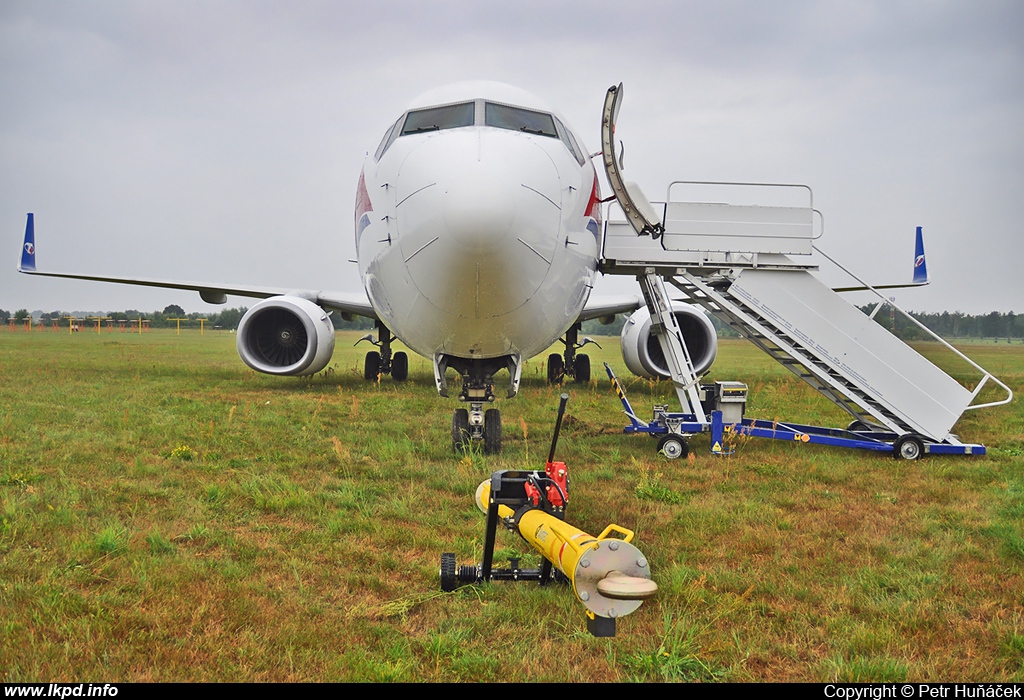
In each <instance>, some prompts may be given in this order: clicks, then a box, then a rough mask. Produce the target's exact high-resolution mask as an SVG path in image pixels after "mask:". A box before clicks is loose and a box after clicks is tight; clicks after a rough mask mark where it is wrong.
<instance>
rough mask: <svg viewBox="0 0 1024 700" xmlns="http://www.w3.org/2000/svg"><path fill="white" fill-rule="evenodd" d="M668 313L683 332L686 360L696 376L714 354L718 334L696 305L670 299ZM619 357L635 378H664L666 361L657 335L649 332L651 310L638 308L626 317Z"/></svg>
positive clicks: (708, 366) (667, 374) (705, 368)
mask: <svg viewBox="0 0 1024 700" xmlns="http://www.w3.org/2000/svg"><path fill="white" fill-rule="evenodd" d="M672 313H673V315H674V316H675V317H676V323H678V324H679V330H680V331H682V334H683V342H684V343H686V349H687V351H688V352H689V353H690V361H691V362H693V369H694V371H696V373H697V374H698V375H701V374H703V373H704V372H706V371H707V370H708V369H709V368H710V367H711V364H712V363H713V362H714V361H715V355H717V354H718V334H717V333H716V332H715V327H714V325H712V323H711V319H709V318H708V317H707V315H706V314H705V313H704V312H703V311H702V310H701V309H699V308H698V307H696V306H691V305H690V304H684V303H683V302H681V301H673V302H672ZM620 342H621V344H622V359H623V360H625V362H626V367H628V368H629V371H630V372H632V373H633V374H635V375H637V376H638V377H647V378H648V379H657V378H659V377H665V378H667V377H668V376H669V373H668V363H667V362H666V361H665V354H664V353H663V352H662V351H661V343H660V342H659V341H658V337H657V336H656V335H654V333H652V332H651V312H650V311H648V310H647V307H641V308H640V309H638V310H637V311H635V312H633V315H632V316H630V317H629V318H628V319H626V324H625V325H624V326H623V327H622V335H621V336H620Z"/></svg>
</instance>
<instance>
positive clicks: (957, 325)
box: [583, 304, 1024, 340]
mask: <svg viewBox="0 0 1024 700" xmlns="http://www.w3.org/2000/svg"><path fill="white" fill-rule="evenodd" d="M857 308H859V309H860V310H861V311H863V312H864V313H865V314H868V315H870V314H871V312H872V311H874V309H875V305H874V304H865V305H864V306H859V307H857ZM891 309H892V307H889V306H885V307H883V308H882V309H880V310H879V311H878V313H877V314H875V319H874V320H875V322H876V323H878V324H880V325H881V326H883V327H884V328H886V329H887V330H889V331H890V332H891V333H892V334H893V335H895V336H897V337H898V338H902V339H903V340H918V339H927V338H928V335H927V334H926V333H925V332H924V331H922V330H921V329H920V328H918V327H917V326H916V325H915V324H914V323H913V322H911V321H910V320H909V319H908V318H907V317H906V316H904V315H903V314H901V313H899V312H895V313H891ZM910 315H911V316H913V317H914V318H915V319H917V320H918V321H920V322H921V323H922V324H924V325H925V326H926V327H927V328H928V329H929V330H931V331H932V332H933V333H936V334H938V335H939V336H941V337H943V338H1006V339H1011V338H1024V314H1015V313H1014V312H1012V311H1009V312H1007V313H1000V312H998V311H992V312H989V313H987V314H979V315H977V316H974V315H971V314H965V313H963V312H961V311H953V312H950V311H943V312H941V313H924V312H917V311H911V312H910ZM626 318H628V316H627V315H619V316H616V317H615V322H614V323H611V324H610V325H607V326H606V325H603V324H601V322H600V321H597V320H593V321H586V322H585V323H584V324H583V335H612V336H614V335H619V334H620V333H621V332H622V326H623V325H624V324H625V322H626ZM710 318H711V322H712V323H713V324H714V326H715V330H717V331H718V337H719V338H738V337H739V334H738V333H737V332H736V331H734V330H733V329H732V328H730V327H729V326H728V325H726V324H725V323H723V322H722V321H720V320H719V319H718V318H717V317H715V316H711V317H710Z"/></svg>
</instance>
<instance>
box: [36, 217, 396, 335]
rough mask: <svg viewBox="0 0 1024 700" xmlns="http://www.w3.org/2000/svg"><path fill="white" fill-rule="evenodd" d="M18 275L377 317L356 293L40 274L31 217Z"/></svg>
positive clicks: (217, 301)
mask: <svg viewBox="0 0 1024 700" xmlns="http://www.w3.org/2000/svg"><path fill="white" fill-rule="evenodd" d="M18 272H21V273H24V274H26V275H39V276H41V277H62V278H64V279H74V280H89V281H91V282H113V283H115V284H133V285H137V286H141V287H160V288H162V289H184V290H187V291H191V292H198V293H199V296H200V297H202V299H203V301H205V302H207V303H208V304H223V303H225V302H226V301H227V297H228V295H229V294H230V295H233V296H240V297H252V298H254V299H267V298H269V297H276V296H280V295H282V294H290V295H292V296H298V297H302V298H304V299H308V300H309V301H313V302H316V303H317V304H319V305H320V306H325V307H328V308H330V309H336V310H338V311H341V312H343V313H346V314H352V315H355V316H367V317H369V318H376V317H377V314H376V313H375V312H374V310H373V307H372V306H370V302H369V300H368V299H367V298H366V295H365V294H360V293H351V292H322V291H316V290H308V289H285V288H283V287H238V286H234V285H224V284H204V283H199V282H178V281H174V280H158V279H144V278H141V277H107V276H101V275H83V274H78V273H68V272H42V271H40V270H37V269H36V251H35V226H34V222H33V216H32V214H29V215H28V223H27V224H26V225H25V242H24V244H23V245H22V250H21V262H20V264H19V265H18Z"/></svg>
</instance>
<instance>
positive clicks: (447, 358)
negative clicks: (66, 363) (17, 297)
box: [19, 82, 717, 453]
mask: <svg viewBox="0 0 1024 700" xmlns="http://www.w3.org/2000/svg"><path fill="white" fill-rule="evenodd" d="M600 204H601V194H600V187H599V185H598V179H597V174H596V172H595V169H594V166H593V164H592V163H591V160H590V156H589V155H588V154H587V152H586V151H585V150H584V147H583V145H582V144H581V142H580V140H579V138H578V137H577V136H576V134H575V132H574V131H573V130H572V128H571V127H570V126H569V125H568V124H567V123H566V121H565V120H564V119H563V118H562V117H561V116H559V115H558V113H557V112H555V111H553V110H552V109H551V108H549V107H548V106H547V105H546V104H544V103H543V102H542V101H541V100H540V99H538V98H537V97H535V96H534V95H531V94H530V93H528V92H525V91H523V90H520V89H517V88H514V87H512V86H509V85H504V84H501V83H494V82H467V83H459V84H455V85H451V86H447V87H443V88H440V89H438V90H435V91H432V92H429V93H426V94H424V95H422V96H420V97H419V98H417V99H416V100H415V101H414V102H413V103H412V104H411V105H410V106H409V108H408V109H407V110H406V111H405V112H404V113H403V114H402V115H401V116H400V117H399V118H398V119H397V120H396V121H395V122H394V123H393V124H391V126H389V127H388V128H387V130H386V132H385V134H384V137H383V138H382V139H381V141H380V145H379V146H378V147H377V148H376V150H375V151H373V152H372V154H369V155H368V156H367V159H366V162H365V164H364V166H363V169H362V173H361V174H360V176H359V182H358V185H357V187H356V204H355V238H356V250H357V262H358V266H359V273H360V276H361V278H362V282H363V288H364V289H365V292H366V295H365V297H363V296H362V295H353V294H344V293H335V292H329V291H320V290H289V289H279V288H272V287H237V286H229V285H218V284H199V283H183V282H176V281H168V280H154V279H137V278H127V277H99V276H95V275H84V274H68V273H57V272H42V271H39V270H37V269H36V261H35V255H36V251H35V234H34V223H33V217H32V214H29V215H28V223H27V227H26V233H25V244H24V248H23V251H22V258H21V265H20V266H19V270H20V271H21V272H24V273H29V274H35V275H47V276H51V277H66V278H73V279H85V280H97V281H104V282H117V283H124V284H136V285H145V286H153V287H165V288H173V289H187V290H194V291H197V292H199V294H200V296H201V297H202V299H203V300H204V301H206V302H208V303H224V302H226V301H227V296H228V295H240V296H247V297H255V298H260V299H262V301H260V302H259V303H257V304H255V305H254V306H253V307H252V308H251V309H249V311H248V313H246V314H245V316H244V317H243V318H242V320H241V323H240V324H239V327H238V334H237V346H238V353H239V355H240V356H241V358H242V360H243V361H244V362H245V363H246V364H247V365H248V366H249V367H251V368H253V369H254V370H257V371H259V372H265V373H268V374H278V375H290V376H294V375H306V374H313V373H315V372H319V371H321V370H323V369H324V368H325V367H326V366H327V364H328V362H329V361H330V358H331V354H332V352H333V350H334V328H333V325H332V323H331V321H330V319H329V318H328V312H329V311H338V312H340V313H341V314H342V316H343V317H344V318H346V319H351V317H353V316H356V315H358V316H366V317H369V318H372V319H375V321H376V327H377V335H376V338H374V337H373V336H372V335H371V336H368V337H367V339H368V340H370V342H372V343H373V344H374V345H376V346H377V348H378V349H377V350H373V351H371V352H368V353H367V355H366V360H365V376H366V379H368V380H376V379H377V378H378V376H379V375H381V374H385V375H387V374H390V375H391V377H392V378H393V379H394V380H396V381H402V380H405V379H406V377H407V376H408V369H409V361H408V356H407V355H406V353H404V352H401V351H399V352H393V351H392V344H393V342H394V341H395V340H399V341H401V342H402V343H403V344H404V345H405V346H406V347H408V348H409V349H411V350H413V351H414V352H416V353H418V354H420V355H423V356H424V357H427V358H429V359H431V360H432V362H433V367H434V379H435V383H436V385H437V390H438V392H439V393H440V394H441V396H447V395H448V385H447V381H446V378H445V373H446V370H448V369H451V370H454V371H456V372H458V373H459V375H460V376H461V378H462V383H461V386H462V389H461V392H460V394H459V399H460V400H461V401H463V402H464V403H466V404H468V409H466V408H460V409H458V410H456V411H455V412H454V415H453V417H452V437H453V444H454V445H455V446H456V448H458V447H460V446H463V445H465V444H466V443H467V441H468V440H473V439H478V440H483V444H484V449H485V451H486V452H488V453H494V452H497V451H498V450H500V448H501V414H500V412H499V411H498V410H497V409H493V408H492V409H488V410H485V409H484V407H485V406H486V405H489V404H491V403H492V402H493V401H494V399H495V392H494V388H495V384H496V380H495V375H497V374H498V373H499V372H501V371H502V370H506V371H507V372H508V375H509V378H508V386H507V391H506V395H507V396H508V397H509V398H511V397H513V396H515V394H516V393H517V391H518V387H519V381H520V375H521V371H522V363H523V360H524V359H527V358H530V357H533V356H535V355H537V354H539V353H541V352H543V351H544V350H545V349H546V348H548V347H550V346H551V345H552V344H553V343H555V342H557V341H558V340H561V341H562V342H563V343H564V345H565V350H564V352H563V353H562V354H560V355H559V354H552V355H550V356H549V357H548V363H547V374H548V379H549V381H551V382H558V381H561V380H562V377H563V376H567V377H570V378H572V379H574V380H575V381H577V382H586V381H589V379H590V362H589V358H588V357H587V356H586V355H585V354H582V353H577V352H576V351H577V349H578V348H580V347H582V346H583V345H585V344H586V343H587V342H588V341H587V340H586V339H584V340H583V341H582V342H581V341H580V338H579V331H580V324H581V323H582V322H583V321H584V320H587V319H592V318H601V319H604V320H607V321H609V322H610V320H611V319H612V318H613V317H614V315H615V314H617V313H623V312H630V311H636V310H637V309H638V308H639V311H636V314H635V315H634V317H632V318H631V319H630V322H629V323H627V324H626V329H625V330H624V332H623V348H624V355H625V359H626V361H627V365H628V366H629V368H630V369H631V370H632V371H634V372H636V373H639V374H644V375H647V376H654V375H661V376H668V373H667V369H665V362H664V357H662V356H661V349H660V346H659V344H658V342H657V340H656V338H655V337H653V336H652V334H651V329H650V316H649V314H647V311H646V309H645V308H640V307H642V300H641V299H640V298H639V297H628V298H620V299H617V300H610V301H608V302H605V303H599V302H597V301H596V300H591V299H590V290H591V288H592V286H593V282H594V278H595V275H596V273H597V265H598V252H599V238H600V227H601V209H600ZM675 311H676V313H677V315H678V316H679V317H680V323H681V325H682V326H683V331H684V334H687V335H689V336H694V337H693V343H692V344H690V347H691V348H698V347H700V348H702V349H703V350H702V352H700V353H699V356H698V357H694V358H693V360H694V364H695V365H696V366H697V369H698V370H699V371H704V370H706V369H707V367H709V366H710V365H711V363H712V362H713V360H714V357H715V352H716V349H717V341H716V337H715V332H714V328H713V327H712V325H711V323H710V321H708V319H707V318H706V317H705V316H704V314H703V312H701V311H700V310H699V309H697V308H695V307H690V306H687V305H685V304H681V303H680V304H679V307H678V309H675ZM691 352H692V350H691ZM659 357H660V359H659Z"/></svg>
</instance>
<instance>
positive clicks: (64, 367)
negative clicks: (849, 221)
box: [0, 331, 1024, 682]
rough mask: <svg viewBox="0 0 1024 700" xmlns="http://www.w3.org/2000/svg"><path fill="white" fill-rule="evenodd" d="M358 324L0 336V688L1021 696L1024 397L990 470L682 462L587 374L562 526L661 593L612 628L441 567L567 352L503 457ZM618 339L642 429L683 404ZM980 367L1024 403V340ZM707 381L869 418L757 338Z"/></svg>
mask: <svg viewBox="0 0 1024 700" xmlns="http://www.w3.org/2000/svg"><path fill="white" fill-rule="evenodd" d="M357 335H358V334H354V335H352V334H340V335H339V339H338V344H337V352H336V355H335V358H334V360H333V362H332V365H331V367H330V370H329V371H328V372H325V373H321V374H319V375H317V376H314V377H311V378H274V377H267V376H263V375H258V374H255V373H253V372H251V371H249V370H248V369H246V368H245V367H244V366H243V365H242V363H241V362H240V361H239V360H238V357H237V355H236V354H235V351H234V336H233V335H231V334H228V333H224V334H214V333H207V334H206V335H203V336H200V335H198V334H197V333H196V332H189V333H183V334H182V335H181V336H177V335H175V334H174V332H173V331H169V332H158V331H154V332H151V333H148V334H144V335H141V336H139V335H131V334H119V333H115V334H103V335H94V334H87V333H82V334H76V335H74V336H69V335H67V334H63V333H49V332H35V333H24V332H15V333H8V332H6V331H0V371H2V373H3V374H2V376H3V379H4V381H3V382H0V679H2V680H4V681H41V680H54V679H61V680H85V679H90V680H92V679H97V678H102V679H104V680H115V681H146V680H166V681H173V680H182V681H204V680H226V681H459V680H463V681H471V680H477V681H498V680H505V679H510V678H515V679H516V680H538V681H560V682H567V681H568V682H573V681H631V680H644V681H647V680H654V681H660V680H669V681H752V680H753V681H757V680H764V681H781V680H790V681H832V680H842V681H903V680H907V681H917V680H922V681H924V680H949V679H957V680H974V681H996V680H1004V681H1007V680H1014V681H1022V680H1024V641H1022V640H1024V593H1022V591H1024V585H1022V583H1024V582H1022V575H1021V574H1022V570H1024V525H1022V523H1024V517H1022V516H1024V410H1022V405H1024V404H1022V403H1021V402H1020V401H1019V400H1018V401H1016V402H1014V404H1012V405H1010V406H1007V407H1002V408H998V409H994V410H990V411H980V412H969V413H968V414H967V415H966V416H965V417H964V419H962V420H961V422H960V423H959V424H958V425H957V426H956V428H955V431H956V432H958V433H959V434H960V435H961V436H962V438H963V439H964V440H967V441H971V442H982V443H985V444H986V445H988V446H989V448H990V450H989V455H988V456H987V457H984V458H963V457H959V458H957V457H945V458H942V457H931V458H927V459H924V460H921V461H920V462H914V463H906V462H896V461H894V460H892V459H891V458H889V457H888V456H884V455H872V454H865V453H859V452H853V451H844V450H839V449H835V448H826V447H820V446H813V445H810V446H806V445H795V444H789V443H781V442H773V441H759V440H747V441H744V442H741V443H738V444H736V445H734V447H735V449H736V452H735V454H734V455H732V456H730V457H713V456H711V455H710V454H709V453H708V447H709V446H708V442H707V438H706V437H704V438H702V437H697V438H695V439H694V440H693V441H692V443H691V447H692V459H684V460H678V461H675V462H668V461H666V460H665V459H664V458H663V457H660V456H658V455H657V454H656V452H655V441H653V440H650V439H648V438H645V437H640V436H633V437H630V436H625V435H622V433H621V429H622V426H623V425H624V424H625V422H626V420H625V417H624V416H623V414H622V413H621V411H620V407H619V404H618V401H617V400H616V398H615V397H614V395H613V394H612V392H611V390H610V388H609V386H608V382H607V380H605V379H604V377H603V374H601V375H600V378H599V380H597V381H593V382H591V383H590V384H588V385H584V386H576V385H567V387H566V389H567V390H568V391H569V393H570V395H571V397H572V398H571V401H570V403H569V408H568V412H569V414H570V415H571V418H572V419H571V420H568V421H567V422H566V425H565V426H564V428H563V431H562V440H561V442H560V445H559V452H558V457H559V459H562V460H564V461H565V462H567V463H568V465H569V469H570V473H571V478H572V492H571V499H572V500H571V505H570V509H569V519H570V521H571V522H573V523H574V524H577V525H579V526H580V527H582V528H584V529H585V530H588V531H590V532H592V533H597V532H598V531H600V530H602V529H603V528H604V527H605V525H607V524H608V523H609V522H615V523H617V524H619V525H621V526H624V527H627V528H630V529H632V530H635V531H636V533H637V537H636V540H635V543H636V544H637V546H639V547H640V549H641V550H642V551H643V552H644V554H645V555H646V556H647V557H648V558H649V560H650V562H651V567H652V572H653V574H654V577H655V580H657V581H658V583H659V585H660V593H659V596H658V597H657V598H656V599H655V600H653V601H650V602H648V603H647V604H645V605H644V606H643V607H642V608H641V609H640V610H639V611H637V612H636V613H634V614H633V615H631V616H629V617H627V618H624V619H622V620H620V621H619V634H618V636H617V637H616V638H614V639H594V638H592V637H591V636H589V635H588V634H587V633H586V628H585V624H584V620H583V615H582V608H581V606H580V604H579V603H578V602H577V601H576V600H575V599H574V598H573V596H572V595H571V592H570V591H569V590H567V589H566V588H559V587H553V588H550V589H540V588H538V587H536V586H534V585H530V584H508V583H495V584H492V585H489V586H473V587H469V588H464V589H460V590H459V591H456V592H455V593H452V594H443V593H441V592H440V590H439V587H438V580H437V571H438V562H439V557H440V554H441V552H442V551H454V552H456V553H457V556H458V558H459V561H460V563H470V562H474V561H477V560H478V558H479V556H480V554H481V549H482V542H483V534H484V522H483V518H482V516H480V514H479V512H478V511H477V510H476V508H475V506H474V505H473V492H474V490H475V488H476V486H477V484H478V483H479V482H480V481H481V480H482V479H484V478H485V477H487V476H488V475H489V474H490V472H491V471H493V470H495V469H511V468H515V469H519V468H536V467H539V466H541V462H542V460H543V459H544V457H545V456H546V453H547V447H548V442H549V440H550V433H551V428H552V425H553V420H554V416H555V411H556V409H557V404H558V399H557V396H558V394H559V393H560V391H561V389H556V388H553V387H549V386H547V385H546V383H545V382H544V363H543V361H542V360H543V358H540V359H535V360H533V361H532V362H530V363H528V364H527V366H526V367H525V369H524V373H523V384H522V390H521V394H520V397H519V398H517V399H515V400H513V401H501V402H499V403H500V407H501V408H502V411H503V422H504V425H505V449H504V452H503V453H502V454H501V455H500V456H496V457H485V456H483V455H482V454H480V452H479V451H478V450H471V451H469V452H467V453H465V454H453V453H452V452H451V449H450V442H449V441H450V420H451V411H452V409H453V408H454V407H455V402H454V401H446V400H442V399H439V398H438V397H437V396H436V393H435V392H434V389H433V379H432V375H431V370H430V367H429V365H428V363H427V361H426V360H423V359H420V358H412V361H411V367H410V381H409V382H407V383H406V384H403V385H396V384H394V383H393V382H391V381H390V380H389V379H385V380H384V381H382V382H381V383H380V384H366V383H364V382H363V380H362V378H361V376H362V354H363V349H362V348H357V349H354V348H352V343H353V342H354V340H355V336H357ZM602 344H603V345H605V348H607V349H606V350H603V351H601V350H595V351H594V353H593V354H592V356H593V360H594V368H595V376H597V369H598V368H600V367H601V365H600V361H601V360H602V359H607V360H609V361H610V362H611V363H612V364H613V366H614V367H615V368H616V371H617V373H618V374H620V375H621V378H622V379H624V380H625V382H626V389H627V391H628V392H629V396H630V399H631V400H632V401H633V403H634V406H635V407H636V408H637V409H638V410H639V411H640V413H641V415H643V414H645V413H646V412H647V411H648V410H649V406H650V404H651V403H653V402H672V403H674V398H673V397H672V396H671V392H670V390H669V388H668V387H667V386H665V385H664V384H656V383H651V382H648V381H646V380H639V379H635V378H628V377H627V375H628V373H627V372H626V371H625V369H624V368H623V366H622V362H621V360H620V359H619V358H618V356H617V350H616V349H615V343H614V341H613V340H609V342H608V343H602ZM591 347H592V346H591ZM921 347H922V348H924V351H925V352H926V353H932V352H935V347H934V344H930V345H929V344H922V346H921ZM590 349H591V348H588V350H590ZM968 352H969V354H971V355H972V356H973V357H975V358H976V359H977V360H979V361H980V362H981V364H982V365H984V366H986V367H990V369H992V370H993V371H994V372H996V374H997V375H998V376H999V377H1000V378H1001V379H1003V380H1004V381H1007V383H1009V384H1010V385H1011V387H1013V388H1014V389H1015V390H1016V391H1020V390H1021V389H1022V388H1024V348H1022V347H1021V346H1020V345H1006V344H991V343H990V344H985V345H977V346H970V347H969V348H968ZM941 361H942V362H945V361H946V360H941ZM954 365H955V363H951V364H950V367H951V369H952V370H953V371H954V372H958V371H959V370H958V369H957V368H956V367H955V366H954ZM711 379H738V380H741V381H745V382H746V383H747V384H748V385H749V388H750V400H749V404H748V414H749V415H753V416H757V417H763V418H768V419H772V418H779V419H788V420H799V421H800V422H807V423H820V424H824V425H844V424H845V423H846V422H847V419H846V418H845V417H844V415H845V414H842V413H841V412H839V411H838V409H836V408H835V407H834V406H832V405H831V404H830V403H828V402H827V401H825V400H824V399H822V398H820V397H819V396H818V395H817V394H815V393H814V392H813V391H811V390H810V389H808V388H806V387H804V386H803V385H802V384H800V383H798V382H797V380H796V379H795V378H793V377H792V376H791V375H790V374H789V373H787V372H786V371H785V370H784V369H782V368H781V367H779V366H778V365H776V364H774V363H772V362H771V361H770V360H768V359H767V358H765V357H764V356H763V355H761V354H760V353H759V352H758V351H757V350H756V349H754V348H752V347H751V346H748V345H747V344H745V343H743V342H742V341H728V342H723V343H722V348H721V352H720V355H719V360H718V362H717V364H716V365H715V367H714V371H713V376H712V377H711ZM498 550H499V554H500V556H502V557H508V556H519V555H522V556H524V557H526V560H525V561H524V564H525V565H532V564H533V563H535V561H536V559H535V557H534V556H533V555H532V553H531V552H530V551H529V548H528V546H527V545H525V543H524V542H523V541H522V540H520V539H519V538H518V537H513V536H512V535H511V534H510V533H501V534H500V535H499V539H498Z"/></svg>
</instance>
